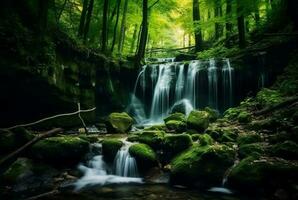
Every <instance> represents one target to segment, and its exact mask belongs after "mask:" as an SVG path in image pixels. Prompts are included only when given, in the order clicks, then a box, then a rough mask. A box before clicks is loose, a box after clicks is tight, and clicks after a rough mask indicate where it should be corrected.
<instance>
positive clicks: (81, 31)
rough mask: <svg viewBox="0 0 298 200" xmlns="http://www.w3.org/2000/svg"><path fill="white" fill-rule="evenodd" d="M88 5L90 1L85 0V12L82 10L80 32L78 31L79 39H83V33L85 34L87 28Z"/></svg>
mask: <svg viewBox="0 0 298 200" xmlns="http://www.w3.org/2000/svg"><path fill="white" fill-rule="evenodd" d="M88 3H89V0H84V2H83V10H82V13H81V18H80V24H79V30H78V36H79V37H82V35H83V32H84V26H85V21H86V13H87V9H88Z"/></svg>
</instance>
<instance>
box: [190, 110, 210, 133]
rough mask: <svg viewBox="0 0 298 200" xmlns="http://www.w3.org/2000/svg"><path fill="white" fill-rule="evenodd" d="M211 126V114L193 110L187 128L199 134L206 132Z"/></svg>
mask: <svg viewBox="0 0 298 200" xmlns="http://www.w3.org/2000/svg"><path fill="white" fill-rule="evenodd" d="M208 126H209V113H208V112H206V111H197V110H193V111H191V113H190V114H189V116H188V118H187V127H188V128H190V129H195V130H197V131H199V132H203V131H205V130H206V129H207V128H208Z"/></svg>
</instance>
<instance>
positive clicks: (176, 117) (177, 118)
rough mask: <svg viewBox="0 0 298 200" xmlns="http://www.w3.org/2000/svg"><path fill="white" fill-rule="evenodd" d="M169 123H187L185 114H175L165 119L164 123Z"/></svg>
mask: <svg viewBox="0 0 298 200" xmlns="http://www.w3.org/2000/svg"><path fill="white" fill-rule="evenodd" d="M168 121H184V122H185V115H184V114H183V113H178V112H177V113H173V114H170V115H169V116H168V117H166V118H165V119H164V122H165V123H167V122H168Z"/></svg>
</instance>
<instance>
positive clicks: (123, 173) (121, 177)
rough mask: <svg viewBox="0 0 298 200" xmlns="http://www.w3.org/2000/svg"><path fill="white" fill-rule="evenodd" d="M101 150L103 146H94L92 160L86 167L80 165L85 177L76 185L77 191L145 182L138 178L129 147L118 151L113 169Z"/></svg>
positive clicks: (96, 144) (97, 144) (92, 147)
mask: <svg viewBox="0 0 298 200" xmlns="http://www.w3.org/2000/svg"><path fill="white" fill-rule="evenodd" d="M127 144H128V143H127ZM101 148H102V145H101V144H99V143H95V144H93V145H92V146H91V152H92V153H91V154H93V155H92V158H91V159H90V160H89V161H88V162H87V164H86V165H83V164H80V165H79V167H78V169H79V170H80V171H81V172H82V173H83V174H84V175H83V176H82V177H81V178H80V179H78V180H77V181H76V182H75V183H74V186H75V190H80V189H82V188H84V187H87V186H93V185H99V186H103V185H108V184H120V183H121V184H122V183H142V182H143V181H142V179H141V178H138V172H137V165H136V162H135V159H133V158H132V157H130V155H129V153H128V147H127V146H125V147H124V148H123V149H121V150H119V151H118V153H117V156H116V158H115V161H114V166H113V167H110V166H109V165H108V164H107V163H106V162H105V161H104V159H103V155H102V154H101ZM121 167H123V169H121ZM113 169H114V170H113ZM113 172H115V173H113Z"/></svg>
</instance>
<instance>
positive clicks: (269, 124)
mask: <svg viewBox="0 0 298 200" xmlns="http://www.w3.org/2000/svg"><path fill="white" fill-rule="evenodd" d="M280 125H281V123H280V121H279V120H277V119H274V118H270V117H268V118H266V119H260V120H254V121H252V122H251V123H250V124H249V128H250V129H251V130H256V131H258V130H262V129H268V130H275V129H277V128H278V127H279V126H280Z"/></svg>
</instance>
